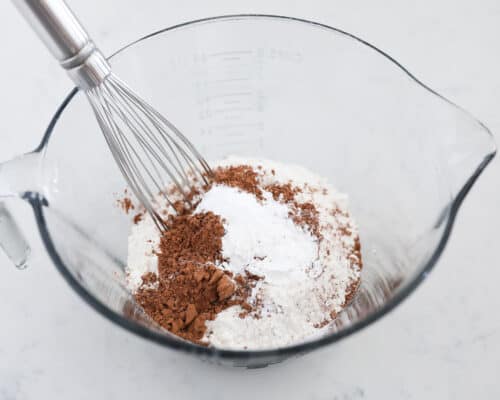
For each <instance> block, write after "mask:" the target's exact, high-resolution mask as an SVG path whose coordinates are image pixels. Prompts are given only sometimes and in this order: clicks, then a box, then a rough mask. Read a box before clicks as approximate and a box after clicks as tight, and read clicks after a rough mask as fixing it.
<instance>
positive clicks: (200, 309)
mask: <svg viewBox="0 0 500 400" xmlns="http://www.w3.org/2000/svg"><path fill="white" fill-rule="evenodd" d="M166 223H167V226H168V230H167V231H166V232H165V233H164V234H163V235H162V237H161V241H160V251H159V252H158V254H157V256H158V275H156V274H153V273H148V274H146V275H144V276H143V278H142V281H143V284H142V286H141V288H139V290H138V291H137V293H136V294H135V298H136V300H137V302H138V303H139V304H140V305H141V306H142V307H143V309H144V310H145V312H146V313H147V314H148V315H149V316H150V317H151V318H153V319H154V320H155V321H156V322H157V323H158V324H160V325H161V326H162V327H164V328H166V329H168V330H169V331H170V332H172V333H174V334H176V335H178V336H180V337H182V338H184V339H186V340H190V341H192V342H195V343H199V344H205V343H201V342H200V339H201V338H202V337H203V335H204V334H205V331H206V326H205V321H206V320H211V319H214V318H215V316H216V315H217V313H219V312H221V311H222V310H224V309H226V308H228V307H231V306H234V305H241V306H243V308H244V309H247V308H248V307H249V305H248V303H247V298H248V296H249V295H250V291H251V287H252V285H254V283H253V282H255V281H256V280H257V279H258V278H257V277H255V276H251V275H249V274H247V275H246V276H240V275H239V276H237V277H236V278H237V279H232V278H233V277H232V273H231V272H228V271H223V270H222V269H220V268H219V267H217V266H216V264H217V263H220V262H221V261H222V236H223V235H224V227H223V225H222V221H221V219H220V217H219V216H217V215H215V214H213V213H211V212H209V213H200V214H194V215H193V214H183V215H175V216H173V215H170V216H169V217H168V219H167V221H166Z"/></svg>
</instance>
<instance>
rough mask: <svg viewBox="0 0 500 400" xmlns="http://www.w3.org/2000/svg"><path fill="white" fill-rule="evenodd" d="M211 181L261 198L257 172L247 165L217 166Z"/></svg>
mask: <svg viewBox="0 0 500 400" xmlns="http://www.w3.org/2000/svg"><path fill="white" fill-rule="evenodd" d="M213 182H214V183H217V184H220V185H226V186H231V187H234V188H238V189H241V190H243V191H245V192H248V193H251V194H253V195H255V197H257V198H258V199H259V200H262V199H263V197H262V190H261V189H260V187H259V181H258V175H257V172H255V171H254V169H253V168H252V167H250V166H249V165H237V166H229V167H219V168H217V169H215V171H214V176H213Z"/></svg>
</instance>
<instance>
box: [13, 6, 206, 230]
mask: <svg viewBox="0 0 500 400" xmlns="http://www.w3.org/2000/svg"><path fill="white" fill-rule="evenodd" d="M13 2H14V4H15V5H16V7H17V8H18V10H19V11H20V12H21V13H22V14H23V16H24V17H25V18H26V19H27V20H28V22H29V23H30V25H31V26H32V27H33V29H34V30H35V31H36V33H37V34H38V36H39V37H40V38H41V39H42V40H43V42H44V43H45V45H46V46H47V47H48V49H49V50H50V51H51V53H52V55H53V56H54V57H55V58H56V59H57V60H58V61H59V63H60V65H61V66H62V67H63V68H64V69H66V71H67V73H68V75H69V76H70V77H71V79H72V80H73V82H74V83H75V84H76V85H77V86H78V88H79V89H81V90H82V91H83V92H85V94H86V96H87V98H88V100H89V102H90V104H91V106H92V109H93V111H94V114H95V116H96V118H97V121H98V123H99V126H100V128H101V130H102V133H103V134H104V137H105V139H106V142H107V144H108V146H109V148H110V150H111V153H112V154H113V157H114V159H115V161H116V163H117V164H118V167H119V169H120V171H121V173H122V174H123V176H124V178H125V180H126V182H127V184H128V186H129V187H130V189H131V190H132V192H133V193H134V195H135V196H136V197H137V199H138V200H139V201H140V202H141V204H142V205H143V207H144V208H145V210H146V211H147V212H148V214H149V215H150V216H151V217H152V218H153V220H154V222H155V224H156V226H157V227H158V228H159V229H160V230H165V229H167V227H166V225H165V222H164V221H163V219H162V218H161V216H160V214H159V213H158V211H157V207H155V206H154V204H155V203H156V204H157V199H158V197H159V196H162V197H164V198H165V199H166V201H167V203H169V204H171V205H173V204H172V203H171V201H170V200H169V198H168V194H167V193H166V192H165V189H166V188H167V184H168V183H173V184H175V186H176V187H177V189H178V190H179V191H180V193H181V194H182V195H183V196H184V198H185V199H186V196H187V193H188V191H189V190H190V187H191V186H192V183H193V181H196V180H199V179H201V180H202V181H203V182H204V183H208V182H207V178H208V177H210V176H211V174H212V172H211V170H210V167H209V165H208V164H207V162H206V161H205V160H204V159H203V157H202V156H201V154H200V153H199V152H198V151H197V150H196V148H195V147H194V146H193V144H191V142H190V141H189V140H188V139H187V138H186V137H185V136H184V135H183V134H182V133H181V132H180V131H179V129H177V128H176V127H175V126H174V125H173V124H172V123H171V122H170V121H169V120H168V119H167V118H165V117H164V116H163V115H162V114H160V113H159V112H158V111H156V110H155V109H154V108H153V107H152V106H151V105H149V104H148V103H147V102H145V101H144V100H143V99H141V97H139V96H138V95H137V94H136V93H134V91H132V90H131V89H130V88H129V87H128V86H127V85H126V84H125V83H124V82H123V81H122V80H121V79H119V78H118V77H117V76H116V75H114V74H113V72H112V70H111V66H110V64H109V63H108V62H107V61H106V59H105V58H104V56H103V55H102V53H101V52H100V51H99V49H98V48H97V47H96V46H95V44H94V43H93V41H92V40H91V39H90V37H89V35H88V34H87V32H86V31H85V29H84V28H83V27H82V25H81V24H80V23H79V21H78V20H77V18H76V16H75V15H74V14H73V13H72V11H71V10H70V9H69V7H68V6H67V5H66V3H65V2H64V1H63V0H13Z"/></svg>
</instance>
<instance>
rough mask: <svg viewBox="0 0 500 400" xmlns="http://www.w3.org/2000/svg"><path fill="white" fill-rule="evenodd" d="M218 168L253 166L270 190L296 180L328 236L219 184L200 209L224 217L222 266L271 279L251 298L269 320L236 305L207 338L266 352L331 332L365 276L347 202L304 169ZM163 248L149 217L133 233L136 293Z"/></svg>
mask: <svg viewBox="0 0 500 400" xmlns="http://www.w3.org/2000/svg"><path fill="white" fill-rule="evenodd" d="M212 165H213V166H215V167H216V166H229V165H250V166H252V167H254V170H256V171H258V172H259V175H260V178H259V179H260V184H261V186H262V187H263V186H266V185H269V184H286V183H288V182H290V183H292V185H293V186H296V187H299V188H300V189H301V192H300V193H298V194H297V195H296V197H295V199H296V200H297V201H299V202H311V203H313V204H314V205H315V206H316V209H317V211H318V214H319V215H318V216H319V228H320V232H321V234H322V235H323V237H322V240H321V241H319V240H318V239H317V238H316V237H315V236H313V235H312V234H311V233H310V232H309V231H308V230H306V229H304V228H301V227H299V226H298V225H296V224H295V223H294V222H293V221H292V220H291V219H290V218H289V216H288V215H289V214H288V213H289V211H290V209H289V206H288V205H286V204H282V203H280V202H277V201H275V200H273V198H272V195H271V194H270V193H268V192H265V191H264V192H263V194H264V200H263V201H258V200H257V199H256V197H255V196H254V195H252V194H249V193H246V192H242V191H240V190H238V189H235V188H230V187H227V186H222V185H215V186H213V187H212V188H211V190H210V191H208V192H207V193H206V194H205V195H204V196H203V198H202V201H201V202H200V203H199V205H198V206H197V209H196V212H202V211H212V212H214V213H215V214H218V215H220V216H221V217H222V218H223V220H224V227H225V230H226V232H225V235H224V236H223V238H222V248H223V257H224V258H225V259H228V260H229V261H228V262H225V263H222V264H221V265H220V267H222V268H225V269H228V270H231V271H233V272H234V273H241V272H243V271H244V270H245V269H246V270H248V271H250V272H252V273H255V274H257V275H261V276H264V279H263V280H261V281H259V283H258V285H257V286H256V287H255V288H254V290H253V293H252V298H251V299H250V302H252V301H254V302H255V300H256V298H257V297H258V298H259V300H260V301H261V302H262V310H261V318H258V319H256V318H253V317H252V316H247V317H245V318H240V317H239V314H240V313H241V312H242V311H243V310H242V309H241V307H239V306H233V307H230V308H228V309H226V310H224V311H222V312H221V313H219V314H218V315H217V317H216V319H215V320H213V321H207V322H206V325H207V332H206V334H205V337H204V339H205V340H207V341H209V342H210V344H211V345H213V346H216V347H220V348H232V349H264V348H276V347H283V346H287V345H290V344H295V343H297V342H301V341H304V340H307V339H311V338H312V337H314V336H317V335H321V334H322V333H323V329H325V328H323V329H321V328H317V327H315V326H318V325H323V323H324V322H325V321H330V320H331V316H330V314H331V313H332V312H333V313H336V312H338V311H340V310H341V309H342V307H343V305H344V303H345V301H346V296H347V294H348V291H349V288H350V287H351V286H352V285H354V284H355V283H356V282H357V281H358V280H359V276H360V269H361V268H360V260H358V259H357V257H355V256H354V255H353V249H354V246H355V242H356V239H357V229H356V226H355V225H354V223H353V221H352V219H351V218H350V217H348V214H347V197H346V196H345V195H343V194H341V193H338V192H337V191H336V190H335V189H334V188H333V187H332V186H331V185H329V184H328V183H327V182H326V180H325V179H323V178H321V177H319V176H317V175H315V174H313V173H311V172H310V171H308V170H306V169H304V168H302V167H299V166H294V165H284V164H280V163H276V162H272V161H267V160H252V159H246V158H245V159H242V158H236V157H231V158H228V159H226V160H224V161H222V162H218V163H213V164H212ZM258 166H262V169H261V170H258V169H257V167H258ZM272 171H273V172H272ZM340 229H344V233H343V234H341V232H340ZM345 229H347V231H348V232H350V234H348V235H346V233H345ZM148 240H149V242H148ZM158 243H159V234H158V232H157V231H156V230H155V227H154V224H153V223H152V221H151V219H150V218H148V217H147V216H146V217H145V218H143V220H142V221H141V222H139V223H138V224H137V225H135V226H134V227H133V228H132V231H131V234H130V238H129V256H128V272H129V287H130V289H131V290H132V291H135V290H137V288H138V287H139V286H140V284H141V276H142V275H143V274H144V273H146V272H157V258H156V256H155V255H154V250H155V249H156V248H157V246H158Z"/></svg>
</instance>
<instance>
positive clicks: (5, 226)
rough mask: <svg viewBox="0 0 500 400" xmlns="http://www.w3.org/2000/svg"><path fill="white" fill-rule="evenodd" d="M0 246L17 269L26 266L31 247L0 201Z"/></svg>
mask: <svg viewBox="0 0 500 400" xmlns="http://www.w3.org/2000/svg"><path fill="white" fill-rule="evenodd" d="M0 247H1V248H2V249H3V250H4V251H5V253H6V254H7V256H8V257H9V258H10V260H11V261H12V262H13V263H14V265H15V266H16V267H17V268H19V269H24V268H26V267H27V266H28V259H29V256H30V253H31V248H30V246H29V244H28V242H27V241H26V239H25V237H24V235H23V233H22V232H21V230H20V229H19V226H18V225H17V223H16V221H15V220H14V218H13V217H12V215H11V213H10V212H9V210H7V208H6V207H5V205H4V203H2V202H0Z"/></svg>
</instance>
